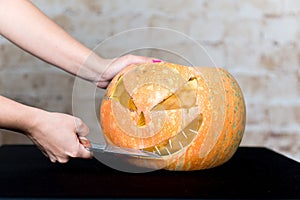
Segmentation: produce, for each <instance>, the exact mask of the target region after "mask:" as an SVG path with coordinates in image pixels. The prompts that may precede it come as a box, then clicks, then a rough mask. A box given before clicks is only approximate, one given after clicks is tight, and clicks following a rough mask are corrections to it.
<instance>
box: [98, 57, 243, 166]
mask: <svg viewBox="0 0 300 200" xmlns="http://www.w3.org/2000/svg"><path fill="white" fill-rule="evenodd" d="M245 114H246V110H245V103H244V98H243V94H242V92H241V89H240V87H239V85H238V84H237V82H236V80H235V79H234V78H233V77H232V76H231V75H230V74H229V73H228V72H227V71H226V70H224V69H221V68H210V67H187V66H181V65H176V64H172V63H165V62H162V63H153V64H152V63H145V64H134V65H131V66H129V67H127V68H125V69H124V70H122V71H121V72H120V73H119V74H118V75H117V76H116V77H114V79H113V80H112V82H111V83H110V85H109V87H108V88H107V93H106V96H105V97H104V98H103V100H102V104H101V109H100V117H101V126H102V130H103V133H104V136H105V138H106V140H107V142H108V143H110V144H113V145H116V146H120V147H127V148H134V149H142V150H144V151H150V152H153V153H155V154H157V155H160V156H161V157H160V158H157V159H155V158H154V159H147V158H140V159H135V160H132V161H129V162H131V163H133V164H134V165H137V166H143V167H148V168H153V169H159V168H165V169H168V170H199V169H207V168H211V167H215V166H218V165H221V164H223V163H224V162H226V161H227V160H229V159H230V158H231V157H232V156H233V154H234V153H235V151H236V150H237V148H238V146H239V144H240V142H241V139H242V136H243V132H244V128H245V120H246V119H245Z"/></svg>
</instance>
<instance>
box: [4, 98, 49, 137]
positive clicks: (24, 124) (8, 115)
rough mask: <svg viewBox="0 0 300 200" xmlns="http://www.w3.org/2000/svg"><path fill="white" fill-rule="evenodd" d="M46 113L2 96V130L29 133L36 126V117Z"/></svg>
mask: <svg viewBox="0 0 300 200" xmlns="http://www.w3.org/2000/svg"><path fill="white" fill-rule="evenodd" d="M40 112H45V111H42V110H40V109H37V108H33V107H30V106H26V105H23V104H20V103H17V102H15V101H12V100H10V99H8V98H6V97H3V96H0V128H4V129H9V130H17V131H19V132H24V133H25V132H27V130H28V129H30V127H32V126H33V125H34V123H35V122H34V121H35V119H36V115H37V114H38V113H40Z"/></svg>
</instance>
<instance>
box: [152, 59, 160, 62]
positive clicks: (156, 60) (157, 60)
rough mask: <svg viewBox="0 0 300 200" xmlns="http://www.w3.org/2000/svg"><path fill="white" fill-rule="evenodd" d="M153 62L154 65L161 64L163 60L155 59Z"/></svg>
mask: <svg viewBox="0 0 300 200" xmlns="http://www.w3.org/2000/svg"><path fill="white" fill-rule="evenodd" d="M152 62H153V63H159V62H161V60H159V59H153V60H152Z"/></svg>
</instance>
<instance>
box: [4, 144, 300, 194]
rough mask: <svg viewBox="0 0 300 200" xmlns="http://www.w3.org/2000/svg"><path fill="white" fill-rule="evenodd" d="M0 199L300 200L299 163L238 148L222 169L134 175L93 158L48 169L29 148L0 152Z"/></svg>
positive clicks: (6, 148)
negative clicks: (290, 199) (164, 199)
mask: <svg viewBox="0 0 300 200" xmlns="http://www.w3.org/2000/svg"><path fill="white" fill-rule="evenodd" d="M0 181H1V184H0V198H7V199H9V198H58V199H64V198H66V199H72V198H73V199H83V198H89V199H98V198H127V199H128V198H169V199H174V198H185V199H186V198H195V199H199V198H203V199H207V198H221V199H225V198H227V199H234V198H238V199H244V198H255V199H257V198H284V199H286V198H300V164H299V163H298V162H296V161H293V160H291V159H288V158H286V157H284V156H282V155H280V154H277V153H275V152H273V151H270V150H268V149H265V148H246V147H242V148H239V149H238V151H237V153H236V154H235V155H234V157H233V158H232V159H231V160H230V161H229V162H227V163H226V164H224V165H222V166H220V167H217V168H214V169H209V170H203V171H192V172H171V171H165V170H159V171H155V172H149V173H143V174H134V173H125V172H120V171H116V170H114V169H111V168H109V167H106V166H105V165H103V164H101V163H100V162H98V161H97V160H96V159H91V160H83V159H72V160H71V161H70V162H68V163H67V164H58V163H56V164H53V163H51V162H50V161H49V160H48V158H46V157H44V155H43V154H42V153H41V152H40V151H39V150H38V149H37V148H36V147H35V146H31V145H24V146H2V147H1V148H0Z"/></svg>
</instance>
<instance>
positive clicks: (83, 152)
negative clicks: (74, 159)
mask: <svg viewBox="0 0 300 200" xmlns="http://www.w3.org/2000/svg"><path fill="white" fill-rule="evenodd" d="M78 157H81V158H92V157H93V153H92V152H91V151H88V150H87V149H86V148H85V147H84V146H83V145H82V144H80V146H79V149H78Z"/></svg>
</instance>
